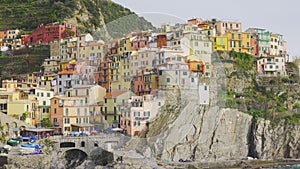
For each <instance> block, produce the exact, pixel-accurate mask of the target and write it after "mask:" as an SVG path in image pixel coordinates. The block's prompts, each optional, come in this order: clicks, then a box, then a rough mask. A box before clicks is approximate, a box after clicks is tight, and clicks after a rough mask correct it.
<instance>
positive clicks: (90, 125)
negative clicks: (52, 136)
mask: <svg viewBox="0 0 300 169" xmlns="http://www.w3.org/2000/svg"><path fill="white" fill-rule="evenodd" d="M71 126H75V127H94V125H92V124H71Z"/></svg>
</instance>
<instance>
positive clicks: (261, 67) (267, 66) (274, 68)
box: [257, 56, 287, 76]
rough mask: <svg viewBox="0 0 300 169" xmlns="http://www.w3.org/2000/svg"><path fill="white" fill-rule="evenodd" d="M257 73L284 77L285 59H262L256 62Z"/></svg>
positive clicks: (275, 57) (281, 57)
mask: <svg viewBox="0 0 300 169" xmlns="http://www.w3.org/2000/svg"><path fill="white" fill-rule="evenodd" d="M257 72H258V74H259V75H266V76H286V75H287V74H286V67H285V57H284V56H272V57H264V58H261V59H259V60H258V61H257Z"/></svg>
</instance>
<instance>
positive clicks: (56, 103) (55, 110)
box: [50, 96, 64, 133]
mask: <svg viewBox="0 0 300 169" xmlns="http://www.w3.org/2000/svg"><path fill="white" fill-rule="evenodd" d="M50 100H51V103H50V105H51V106H50V121H51V123H52V124H53V125H54V129H55V130H54V132H56V133H63V132H64V130H63V129H64V128H63V104H62V101H61V97H59V96H54V97H52V98H51V99H50Z"/></svg>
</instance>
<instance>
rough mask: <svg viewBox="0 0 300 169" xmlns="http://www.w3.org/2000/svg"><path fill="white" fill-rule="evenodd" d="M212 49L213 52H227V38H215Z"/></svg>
mask: <svg viewBox="0 0 300 169" xmlns="http://www.w3.org/2000/svg"><path fill="white" fill-rule="evenodd" d="M213 49H214V50H215V51H228V38H227V37H224V36H216V37H215V38H214V41H213Z"/></svg>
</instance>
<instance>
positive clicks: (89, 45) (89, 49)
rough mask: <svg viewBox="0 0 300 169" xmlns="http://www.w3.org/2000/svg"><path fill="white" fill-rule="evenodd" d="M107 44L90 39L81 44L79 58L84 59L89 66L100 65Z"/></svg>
mask: <svg viewBox="0 0 300 169" xmlns="http://www.w3.org/2000/svg"><path fill="white" fill-rule="evenodd" d="M104 51H105V44H104V42H103V41H90V42H86V44H81V46H80V47H79V56H78V58H77V60H80V61H84V62H86V63H87V65H89V66H99V65H100V63H101V61H102V60H103V58H104V55H105V54H104Z"/></svg>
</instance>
